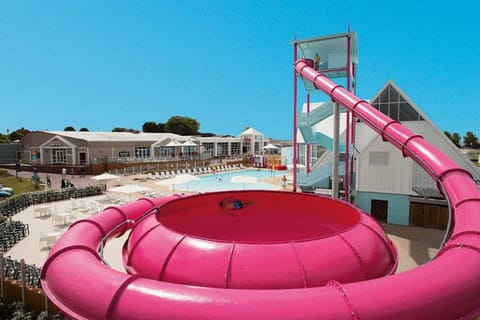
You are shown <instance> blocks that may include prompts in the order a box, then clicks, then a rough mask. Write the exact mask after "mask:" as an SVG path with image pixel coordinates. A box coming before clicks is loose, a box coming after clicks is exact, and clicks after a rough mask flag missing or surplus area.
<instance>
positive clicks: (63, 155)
mask: <svg viewBox="0 0 480 320" xmlns="http://www.w3.org/2000/svg"><path fill="white" fill-rule="evenodd" d="M66 163H67V152H66V150H65V149H52V164H66Z"/></svg>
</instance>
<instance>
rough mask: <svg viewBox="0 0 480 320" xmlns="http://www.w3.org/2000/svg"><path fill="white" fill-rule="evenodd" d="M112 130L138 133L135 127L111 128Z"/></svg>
mask: <svg viewBox="0 0 480 320" xmlns="http://www.w3.org/2000/svg"><path fill="white" fill-rule="evenodd" d="M112 132H131V133H139V132H140V131H138V130H135V129H127V128H118V127H117V128H113V129H112Z"/></svg>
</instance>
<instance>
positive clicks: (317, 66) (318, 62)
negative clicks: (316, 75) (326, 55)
mask: <svg viewBox="0 0 480 320" xmlns="http://www.w3.org/2000/svg"><path fill="white" fill-rule="evenodd" d="M314 61H315V63H314V65H313V66H314V69H315V70H318V69H319V68H320V56H319V55H318V53H315V60H314Z"/></svg>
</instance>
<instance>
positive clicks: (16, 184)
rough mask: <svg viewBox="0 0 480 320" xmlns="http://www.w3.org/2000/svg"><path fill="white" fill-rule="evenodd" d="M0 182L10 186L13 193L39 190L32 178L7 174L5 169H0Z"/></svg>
mask: <svg viewBox="0 0 480 320" xmlns="http://www.w3.org/2000/svg"><path fill="white" fill-rule="evenodd" d="M0 183H1V184H3V185H4V186H5V187H9V188H12V189H13V191H14V194H20V193H25V192H32V191H37V190H39V189H38V187H37V186H36V185H35V183H34V182H33V181H32V180H30V179H26V178H19V179H17V178H16V177H15V176H13V175H11V174H9V173H8V172H7V171H5V170H0Z"/></svg>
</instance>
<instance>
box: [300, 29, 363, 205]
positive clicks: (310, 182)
mask: <svg viewBox="0 0 480 320" xmlns="http://www.w3.org/2000/svg"><path fill="white" fill-rule="evenodd" d="M292 44H293V52H294V62H295V61H296V60H297V59H308V61H309V62H310V63H311V64H312V65H311V66H312V67H313V68H314V69H315V70H317V71H318V72H320V73H321V74H323V75H325V76H327V77H328V78H331V79H335V82H336V83H338V84H339V85H340V86H343V87H344V88H345V89H347V90H348V91H350V92H352V93H355V88H356V66H357V64H358V47H357V34H356V32H350V31H349V32H346V33H340V34H334V35H328V36H322V37H315V38H309V39H304V40H294V41H293V42H292ZM299 80H300V81H301V82H302V83H303V86H304V88H305V90H306V97H305V100H306V102H305V104H304V105H305V106H306V107H304V108H303V110H302V112H300V113H299V111H298V101H299V97H298V90H297V89H298V83H299ZM293 88H294V89H293V90H294V102H293V109H294V152H293V165H294V173H293V185H294V186H293V187H294V190H296V188H297V185H299V186H300V187H301V188H302V190H303V189H307V190H308V189H310V190H314V189H315V188H316V187H318V185H319V184H320V182H321V181H322V179H323V180H325V179H328V180H329V181H330V186H331V193H332V196H334V197H338V194H339V191H340V190H339V189H342V192H343V194H344V196H345V198H347V199H348V198H349V195H350V193H351V192H352V186H353V161H352V159H353V158H352V153H351V151H352V146H353V143H354V136H355V134H354V123H353V117H352V115H351V114H350V112H348V111H346V110H343V109H341V108H340V106H339V105H338V104H337V103H335V101H327V102H326V103H323V104H318V103H315V104H314V103H312V102H311V98H312V97H315V99H322V98H320V97H317V95H318V96H319V95H323V99H324V100H329V99H330V98H329V97H328V96H326V95H324V94H323V93H322V92H321V91H320V90H318V88H316V87H315V85H314V84H313V83H312V82H311V81H308V80H305V79H303V78H302V77H300V76H298V75H297V74H296V73H295V76H294V84H293ZM332 115H333V123H331V121H330V122H329V123H330V125H331V126H332V130H330V132H331V133H325V132H322V131H321V130H318V126H319V125H320V123H321V122H322V121H324V120H325V119H327V118H332ZM340 118H342V121H341V120H340ZM340 123H342V129H341V128H340ZM341 130H342V132H343V133H342V135H341V136H340V131H341ZM320 150H321V152H320ZM325 151H326V152H327V154H329V153H330V154H331V156H330V159H331V161H330V163H329V165H328V166H319V165H317V162H318V161H319V160H320V158H321V157H320V156H321V155H322V154H324V153H325ZM324 158H325V157H324ZM323 161H325V160H323ZM300 168H301V169H302V170H299V169H300ZM325 168H330V170H329V172H325ZM299 178H300V183H299ZM339 186H340V187H339Z"/></svg>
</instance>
